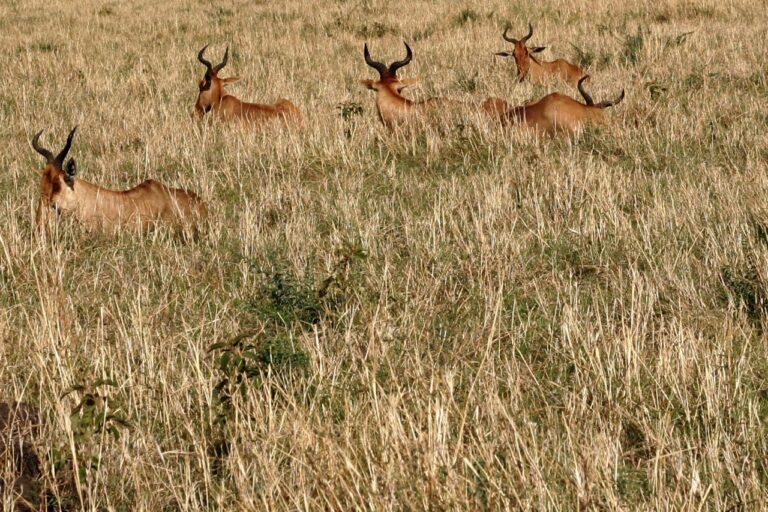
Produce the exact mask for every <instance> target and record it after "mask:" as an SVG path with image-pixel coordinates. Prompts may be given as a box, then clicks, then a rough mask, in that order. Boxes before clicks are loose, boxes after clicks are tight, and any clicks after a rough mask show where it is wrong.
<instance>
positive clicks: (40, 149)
mask: <svg viewBox="0 0 768 512" xmlns="http://www.w3.org/2000/svg"><path fill="white" fill-rule="evenodd" d="M42 134H43V130H40V131H39V132H37V133H36V134H35V136H34V137H32V147H33V148H35V151H37V152H38V153H40V154H41V155H43V156H44V157H45V161H46V162H47V163H49V164H50V163H51V162H53V153H51V152H50V151H48V150H47V149H45V148H44V147H42V146H41V145H40V135H42Z"/></svg>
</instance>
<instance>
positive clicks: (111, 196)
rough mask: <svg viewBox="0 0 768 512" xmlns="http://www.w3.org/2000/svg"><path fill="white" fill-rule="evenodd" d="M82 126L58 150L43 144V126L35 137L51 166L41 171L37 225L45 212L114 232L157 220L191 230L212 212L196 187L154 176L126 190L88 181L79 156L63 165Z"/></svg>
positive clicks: (36, 147)
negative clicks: (174, 184)
mask: <svg viewBox="0 0 768 512" xmlns="http://www.w3.org/2000/svg"><path fill="white" fill-rule="evenodd" d="M75 130H77V127H74V128H72V131H71V132H69V136H67V143H66V144H65V145H64V149H62V150H61V152H60V153H59V154H58V155H56V156H55V157H54V156H53V154H52V153H51V152H50V151H48V150H47V149H45V148H43V147H42V146H40V135H42V133H43V131H42V130H40V131H39V132H38V133H37V134H36V135H35V136H34V137H32V147H33V148H34V149H35V151H37V152H38V153H40V154H41V155H43V156H44V157H45V161H46V166H45V167H44V168H43V169H42V170H40V171H39V174H40V176H41V178H42V179H41V181H40V202H39V203H38V206H37V219H36V224H37V227H38V230H39V229H41V228H42V227H43V224H42V223H43V220H44V219H43V216H44V215H46V212H50V211H54V212H56V213H57V214H59V215H60V214H68V213H70V214H73V215H74V216H75V217H76V218H77V219H78V220H79V221H80V222H82V223H84V224H86V225H88V226H91V227H96V228H101V229H104V230H106V231H109V232H115V231H117V229H118V228H119V227H120V226H124V225H125V226H132V227H138V228H144V227H146V226H148V225H149V224H152V223H155V222H162V223H166V224H170V225H173V226H175V227H177V228H181V229H183V230H184V231H185V232H189V231H190V228H194V227H195V225H196V223H197V222H198V221H200V220H202V219H204V218H205V217H206V215H207V209H206V207H205V203H204V202H203V201H202V200H200V198H198V197H197V195H195V194H194V193H192V192H188V191H186V190H182V189H178V188H169V187H167V186H165V185H163V184H162V183H158V182H157V181H154V180H147V181H145V182H144V183H142V184H140V185H138V186H136V187H134V188H132V189H130V190H123V191H115V190H108V189H105V188H102V187H100V186H98V185H94V184H92V183H88V182H87V181H83V180H81V179H80V178H77V177H76V176H75V175H76V172H77V171H76V166H75V160H74V159H73V158H70V159H69V161H68V162H67V164H66V167H64V160H65V159H66V157H67V153H68V152H69V148H70V147H71V146H72V138H73V137H74V136H75Z"/></svg>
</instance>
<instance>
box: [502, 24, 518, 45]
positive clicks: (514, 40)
mask: <svg viewBox="0 0 768 512" xmlns="http://www.w3.org/2000/svg"><path fill="white" fill-rule="evenodd" d="M508 30H509V27H507V28H505V29H504V33H503V34H501V37H503V38H504V40H505V41H509V42H510V43H512V44H517V39H514V38H512V37H509V36H508V35H507V31H508Z"/></svg>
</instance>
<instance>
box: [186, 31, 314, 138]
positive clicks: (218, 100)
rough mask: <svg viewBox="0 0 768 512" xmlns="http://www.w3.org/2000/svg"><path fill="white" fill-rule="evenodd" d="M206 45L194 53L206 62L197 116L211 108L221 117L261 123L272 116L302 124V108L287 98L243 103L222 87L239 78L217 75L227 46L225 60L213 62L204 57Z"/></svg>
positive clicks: (227, 51)
mask: <svg viewBox="0 0 768 512" xmlns="http://www.w3.org/2000/svg"><path fill="white" fill-rule="evenodd" d="M206 48H208V45H205V46H203V48H202V50H200V52H199V53H198V54H197V60H199V61H200V62H201V63H202V64H203V65H204V66H205V69H206V71H205V76H204V77H203V79H202V80H201V81H200V94H198V95H197V102H196V103H195V112H196V113H197V116H198V117H203V116H204V115H205V114H207V113H208V112H210V111H213V113H214V114H216V115H217V116H218V117H221V118H223V119H227V120H229V119H243V120H245V121H249V122H251V123H262V122H264V121H267V120H271V119H280V120H282V121H286V122H287V121H293V122H295V123H297V124H301V122H302V117H301V111H300V110H299V109H298V108H297V107H296V105H294V104H293V103H291V102H290V101H288V100H286V99H279V100H277V103H275V104H274V105H262V104H259V103H245V102H243V101H240V100H239V99H237V98H235V97H234V96H232V95H231V94H227V93H226V91H225V90H224V85H225V84H230V83H233V82H237V81H238V80H240V77H239V76H231V77H229V78H219V71H221V69H222V68H223V67H224V66H226V65H227V58H228V57H229V47H227V49H226V50H225V51H224V60H222V61H221V63H220V64H217V65H216V66H212V65H211V63H210V62H209V61H207V60H205V58H204V57H203V54H204V53H205V50H206Z"/></svg>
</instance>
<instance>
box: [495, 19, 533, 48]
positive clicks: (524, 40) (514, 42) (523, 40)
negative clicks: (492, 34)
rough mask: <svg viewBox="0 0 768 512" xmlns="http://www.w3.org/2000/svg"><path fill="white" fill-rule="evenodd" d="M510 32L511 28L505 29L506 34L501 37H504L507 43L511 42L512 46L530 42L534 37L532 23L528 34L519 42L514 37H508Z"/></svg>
mask: <svg viewBox="0 0 768 512" xmlns="http://www.w3.org/2000/svg"><path fill="white" fill-rule="evenodd" d="M508 30H509V27H507V28H505V29H504V34H502V36H501V37H503V38H504V40H505V41H509V42H510V43H512V44H517V43H518V42H520V43H525V42H526V41H528V40H529V39H530V38H531V36H532V35H533V25H531V24H530V23H528V34H526V35H524V36H523V38H522V39H520V40H519V41H518V40H517V39H514V38H512V37H509V36H508V35H507V31H508Z"/></svg>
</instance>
